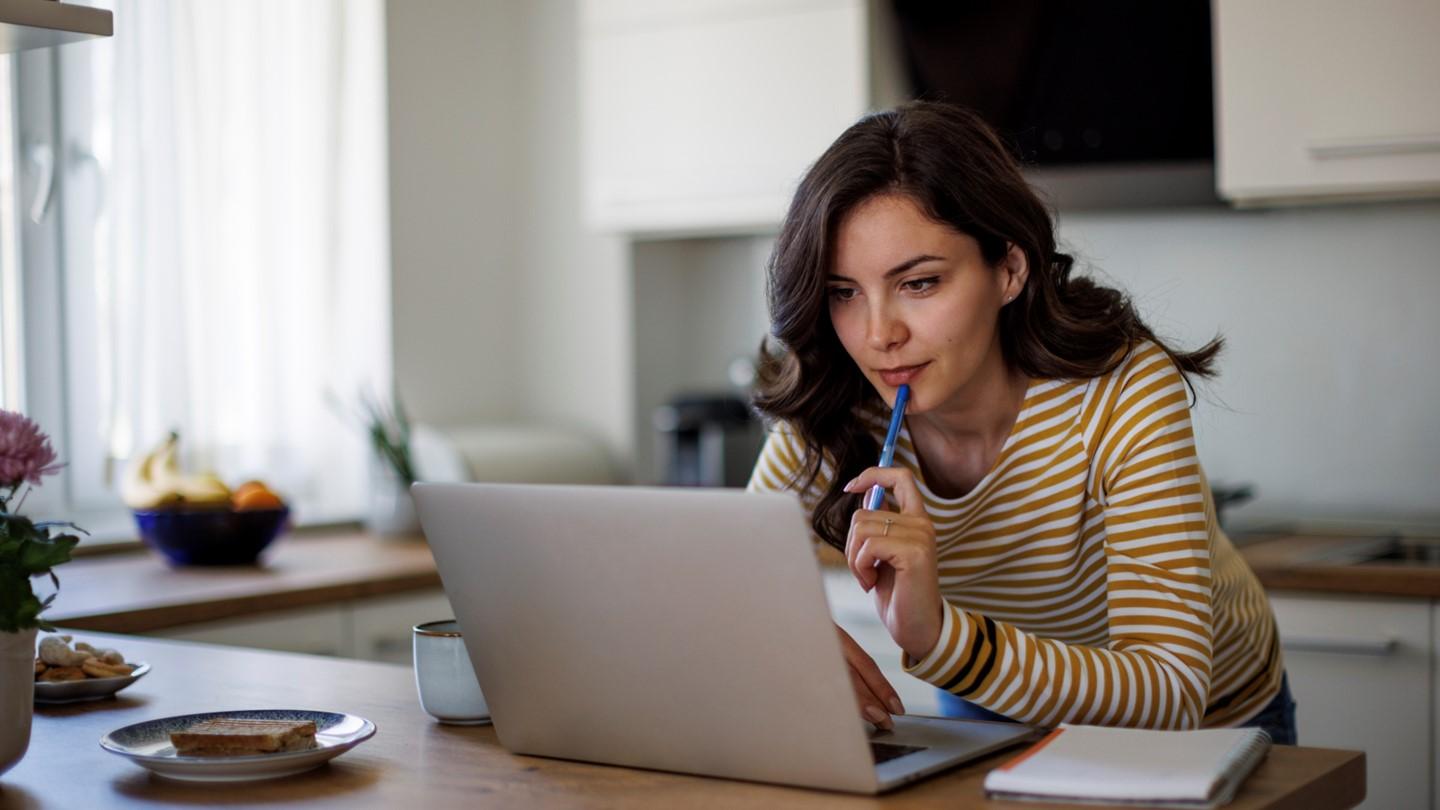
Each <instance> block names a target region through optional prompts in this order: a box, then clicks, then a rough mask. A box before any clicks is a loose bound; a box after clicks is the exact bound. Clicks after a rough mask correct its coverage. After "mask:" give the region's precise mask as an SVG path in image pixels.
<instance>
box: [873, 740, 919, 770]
mask: <svg viewBox="0 0 1440 810" xmlns="http://www.w3.org/2000/svg"><path fill="white" fill-rule="evenodd" d="M925 750H927V749H926V748H924V747H923V746H918V745H895V744H894V743H882V742H872V743H870V756H872V757H874V758H875V764H876V765H879V764H880V763H882V762H889V761H890V760H892V759H898V758H900V757H903V756H905V755H906V754H913V753H915V752H916V751H925Z"/></svg>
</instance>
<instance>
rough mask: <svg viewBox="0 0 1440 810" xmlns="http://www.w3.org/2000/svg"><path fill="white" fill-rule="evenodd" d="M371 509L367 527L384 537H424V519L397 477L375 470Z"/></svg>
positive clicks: (367, 516)
mask: <svg viewBox="0 0 1440 810" xmlns="http://www.w3.org/2000/svg"><path fill="white" fill-rule="evenodd" d="M371 481H372V486H371V488H370V489H371V492H370V508H369V511H368V512H367V514H366V518H365V526H366V528H368V529H369V530H370V531H371V532H372V533H374V534H377V535H380V536H381V537H404V536H413V535H417V534H419V533H420V516H419V515H418V514H416V513H415V499H414V498H412V497H410V488H409V487H408V486H406V485H405V484H404V483H403V482H401V481H400V479H399V478H397V477H396V476H395V474H394V473H392V472H390V471H388V470H384V469H375V470H374V471H373V473H372V475H371Z"/></svg>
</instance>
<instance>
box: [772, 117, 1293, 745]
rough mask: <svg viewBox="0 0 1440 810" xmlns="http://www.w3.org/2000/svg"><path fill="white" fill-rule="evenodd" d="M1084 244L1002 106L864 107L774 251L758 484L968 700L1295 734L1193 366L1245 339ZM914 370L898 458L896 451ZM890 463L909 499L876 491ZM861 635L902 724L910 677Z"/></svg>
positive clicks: (960, 702) (1018, 711)
mask: <svg viewBox="0 0 1440 810" xmlns="http://www.w3.org/2000/svg"><path fill="white" fill-rule="evenodd" d="M1071 264H1072V259H1071V257H1069V256H1067V255H1065V254H1063V253H1060V252H1058V251H1057V249H1056V246H1055V237H1054V223H1053V222H1052V220H1051V218H1050V215H1049V213H1048V212H1047V211H1046V209H1045V207H1044V205H1043V204H1042V203H1041V202H1040V200H1039V199H1038V198H1037V197H1036V195H1035V193H1034V192H1033V191H1032V190H1031V189H1030V187H1029V186H1028V185H1027V184H1026V182H1025V180H1024V178H1023V177H1022V175H1021V174H1020V171H1019V169H1018V167H1017V166H1016V164H1015V162H1014V161H1013V160H1012V159H1011V158H1010V156H1009V154H1008V153H1007V152H1006V150H1005V148H1004V147H1003V146H1002V144H1001V143H1000V141H999V139H998V138H997V137H996V135H995V134H994V133H993V132H992V131H991V130H990V129H989V128H988V127H987V126H986V125H985V124H984V123H983V122H982V121H981V120H980V119H979V118H978V117H976V116H974V115H972V114H970V113H969V112H966V111H964V110H962V109H960V108H956V107H952V106H948V105H942V104H935V103H912V104H909V105H906V106H903V107H901V108H899V109H896V110H894V111H891V112H885V113H880V114H877V115H873V116H870V117H868V118H865V119H864V120H862V121H860V122H859V123H857V124H855V125H854V126H852V127H851V128H850V129H849V130H847V131H846V132H845V133H844V134H842V135H841V136H840V138H839V139H838V140H836V141H835V143H834V144H832V145H831V147H830V148H829V149H828V150H827V151H826V152H825V154H823V155H822V156H821V157H820V159H819V160H818V161H817V162H816V163H815V165H814V166H812V167H811V169H810V170H809V172H808V173H807V174H806V176H805V177H804V179H803V180H802V181H801V183H800V186H799V189H798V190H797V192H796V194H795V198H794V201H793V202H792V204H791V206H790V210H789V213H788V214H787V216H786V219H785V223H784V226H783V228H782V230H781V233H780V236H779V238H778V241H777V243H776V246H775V250H774V254H773V255H772V257H771V261H770V268H769V288H768V295H769V303H770V314H771V322H772V329H771V334H772V338H773V340H774V341H775V342H774V343H767V346H766V347H765V349H764V350H762V352H761V364H760V365H761V368H760V375H759V383H758V385H757V392H756V396H755V404H756V407H757V408H758V410H759V411H760V412H761V413H762V414H763V415H764V416H765V417H766V419H767V421H768V422H769V423H770V424H771V427H772V429H771V434H770V437H769V440H768V441H767V443H766V446H765V449H764V451H763V452H762V454H761V457H760V459H759V462H758V463H757V465H756V468H755V472H754V474H753V476H752V479H751V483H750V487H751V489H753V490H791V491H795V492H797V493H798V494H799V496H800V498H801V501H802V503H803V504H804V506H805V508H806V510H807V512H808V513H809V515H810V520H811V525H812V527H813V529H814V531H815V534H816V535H817V537H818V538H820V539H821V540H823V541H825V542H826V543H829V544H830V545H832V546H834V547H835V548H836V549H839V550H842V551H844V553H845V560H846V562H847V564H848V565H849V568H850V571H851V572H852V573H853V574H854V576H855V578H856V580H857V581H858V582H859V583H860V586H861V587H863V588H864V589H865V590H866V591H868V592H870V593H871V594H873V597H874V600H875V605H876V607H877V609H878V611H879V613H880V617H881V619H882V620H883V622H884V625H885V627H886V629H887V630H888V631H889V633H890V635H891V637H892V638H893V639H894V640H895V642H896V643H897V644H898V645H899V646H900V648H901V649H902V650H903V651H904V658H903V663H904V666H905V668H906V670H907V671H908V672H910V673H911V674H913V675H915V676H917V677H919V678H922V679H924V680H926V681H928V682H930V683H932V684H934V685H936V686H938V687H940V688H941V689H942V690H944V692H945V693H946V694H947V695H948V696H953V697H950V698H949V699H948V700H946V701H945V703H946V704H947V707H948V708H949V709H950V710H951V713H953V714H960V715H967V716H982V717H991V718H993V717H995V716H996V715H999V716H1001V717H1002V718H1008V719H1013V720H1016V721H1020V722H1025V723H1032V724H1037V725H1051V724H1055V723H1059V722H1072V723H1088V724H1098V725H1113V726H1134V727H1149V728H1169V729H1188V728H1200V727H1212V726H1235V725H1257V726H1261V727H1264V728H1266V729H1267V730H1268V731H1269V732H1270V733H1271V735H1272V737H1274V739H1275V740H1276V741H1277V742H1293V741H1294V710H1293V707H1294V704H1293V702H1292V701H1291V699H1290V695H1289V691H1288V688H1287V686H1286V683H1285V679H1284V667H1283V663H1282V661H1281V658H1280V647H1279V643H1278V637H1277V635H1276V630H1275V622H1274V618H1273V615H1272V613H1271V610H1270V606H1269V604H1268V602H1267V601H1266V598H1265V593H1264V591H1263V590H1262V589H1261V587H1260V584H1259V582H1258V581H1257V580H1256V579H1255V576H1254V574H1253V573H1251V571H1250V570H1249V568H1248V567H1247V566H1246V564H1245V562H1244V561H1243V560H1242V559H1241V558H1240V556H1239V555H1238V554H1237V553H1236V551H1235V549H1234V547H1233V546H1232V545H1231V544H1230V541H1229V539H1228V538H1226V536H1225V535H1224V534H1223V533H1222V532H1221V531H1220V528H1219V526H1218V524H1217V521H1216V518H1215V509H1214V504H1213V501H1212V499H1211V495H1210V489H1209V485H1208V484H1207V482H1206V480H1205V477H1204V474H1203V472H1202V471H1201V469H1200V465H1199V462H1198V460H1197V458H1196V454H1195V447H1194V441H1193V435H1192V432H1191V426H1190V416H1189V390H1188V381H1187V375H1194V376H1201V377H1208V376H1210V375H1212V374H1213V368H1214V361H1215V357H1216V355H1217V354H1218V352H1219V350H1220V347H1221V341H1220V340H1219V339H1218V338H1217V339H1216V340H1214V341H1212V342H1211V343H1210V344H1209V345H1207V346H1205V347H1203V348H1201V349H1199V350H1198V351H1194V352H1183V351H1179V350H1177V349H1176V348H1174V347H1171V346H1169V345H1167V344H1166V343H1164V342H1162V341H1161V340H1160V339H1159V338H1157V337H1156V336H1155V335H1154V334H1153V333H1152V332H1151V331H1150V329H1148V328H1147V327H1146V326H1145V324H1144V323H1143V322H1141V320H1140V318H1139V317H1138V315H1137V314H1136V312H1135V310H1134V309H1133V307H1132V306H1131V305H1130V303H1129V302H1128V301H1127V300H1126V298H1125V297H1124V296H1123V295H1121V294H1120V293H1119V292H1117V291H1115V290H1112V289H1107V288H1105V287H1102V286H1098V285H1096V284H1095V283H1094V282H1093V281H1091V280H1089V279H1085V278H1072V277H1071V275H1070V269H1071ZM902 384H908V385H909V386H910V390H911V393H910V401H909V406H908V409H907V411H906V417H905V421H904V427H903V429H902V432H901V434H900V439H899V442H898V447H897V450H896V453H895V464H894V466H893V467H887V468H880V467H875V466H873V465H874V464H875V461H876V459H877V458H878V455H879V444H880V442H881V441H882V440H883V437H884V434H885V430H886V426H887V423H888V421H889V410H890V406H891V405H892V404H893V403H894V401H895V395H896V391H897V390H898V388H899V386H900V385H902ZM876 484H879V485H881V486H883V487H884V488H885V489H886V491H887V492H888V494H889V500H890V508H882V509H880V510H876V511H867V510H865V509H863V508H860V496H861V494H862V493H864V492H865V491H866V490H867V489H869V488H870V487H871V486H873V485H876ZM841 636H842V640H843V642H844V648H845V654H846V658H847V660H848V661H849V663H850V666H851V674H852V676H853V680H854V682H855V685H856V693H857V696H858V698H859V701H860V704H861V711H862V713H863V714H865V716H866V717H868V718H869V719H870V720H871V721H872V722H874V723H876V724H877V725H880V726H883V727H889V726H890V725H891V721H890V719H889V714H887V711H888V712H890V713H900V712H902V711H903V707H902V706H901V705H900V702H899V699H898V696H897V695H896V694H895V691H894V689H893V688H892V687H891V686H890V684H889V683H888V682H886V680H885V678H884V677H883V676H882V675H881V674H880V672H879V670H878V668H877V667H876V666H875V663H874V661H873V660H871V659H870V657H869V656H868V655H866V654H865V653H864V651H862V650H861V649H860V648H859V647H858V646H857V645H856V644H855V642H854V641H853V640H851V639H850V638H849V636H848V635H845V634H844V632H843V631H841Z"/></svg>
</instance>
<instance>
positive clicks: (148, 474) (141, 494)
mask: <svg viewBox="0 0 1440 810" xmlns="http://www.w3.org/2000/svg"><path fill="white" fill-rule="evenodd" d="M120 497H121V499H122V500H124V502H125V505H126V506H129V507H130V508H131V509H162V508H170V507H184V506H220V505H227V504H229V503H230V488H229V487H227V486H225V482H224V481H222V480H220V477H219V476H218V475H216V474H215V473H213V472H208V471H207V472H204V473H200V474H198V475H186V474H185V472H184V471H183V470H181V468H180V436H179V435H178V434H176V433H173V432H172V433H171V434H170V435H169V436H167V437H166V438H165V441H164V442H162V443H161V444H160V445H159V446H158V447H156V448H155V449H154V450H152V451H150V452H149V453H146V454H145V455H143V456H141V457H140V458H138V459H136V460H135V461H134V462H132V463H131V464H130V466H129V467H128V468H126V470H125V479H124V481H123V482H122V483H121V487H120Z"/></svg>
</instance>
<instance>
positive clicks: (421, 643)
mask: <svg viewBox="0 0 1440 810" xmlns="http://www.w3.org/2000/svg"><path fill="white" fill-rule="evenodd" d="M414 638H415V645H414V646H415V688H416V689H417V690H418V691H419V692H420V707H421V708H422V709H424V710H425V713H426V714H428V715H430V716H431V717H433V718H435V719H436V720H439V721H440V722H442V723H452V724H455V725H475V724H477V723H488V722H490V708H489V707H488V706H486V705H485V696H484V695H482V694H481V693H480V681H479V680H477V679H476V678H475V668H474V667H473V666H471V665H470V655H469V654H468V653H467V652H466V651H465V639H464V638H463V637H461V635H460V623H459V622H457V621H455V620H454V619H446V620H444V621H438V622H426V623H425V624H417V625H415V635H414Z"/></svg>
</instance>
